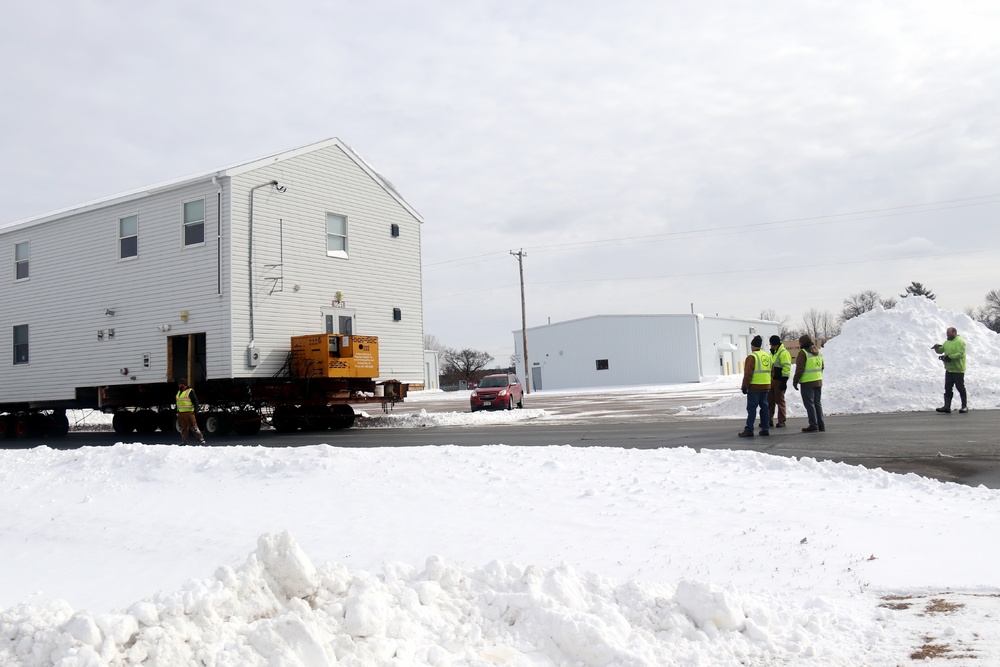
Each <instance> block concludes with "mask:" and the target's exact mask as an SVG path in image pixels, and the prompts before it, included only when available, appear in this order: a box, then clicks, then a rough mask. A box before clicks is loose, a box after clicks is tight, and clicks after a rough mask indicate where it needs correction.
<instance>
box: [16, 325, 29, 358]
mask: <svg viewBox="0 0 1000 667" xmlns="http://www.w3.org/2000/svg"><path fill="white" fill-rule="evenodd" d="M14 363H15V364H26V363H28V325H27V324H17V325H15V326H14Z"/></svg>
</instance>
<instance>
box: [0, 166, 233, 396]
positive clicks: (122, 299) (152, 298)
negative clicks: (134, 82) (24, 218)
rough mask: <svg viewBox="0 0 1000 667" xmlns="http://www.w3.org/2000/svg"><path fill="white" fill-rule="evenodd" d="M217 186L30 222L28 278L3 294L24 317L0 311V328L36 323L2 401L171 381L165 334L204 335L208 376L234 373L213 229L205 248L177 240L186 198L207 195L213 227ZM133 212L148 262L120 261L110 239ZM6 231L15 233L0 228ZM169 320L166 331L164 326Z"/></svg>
mask: <svg viewBox="0 0 1000 667" xmlns="http://www.w3.org/2000/svg"><path fill="white" fill-rule="evenodd" d="M216 192H217V187H216V186H215V185H214V184H212V182H211V181H210V180H209V181H206V182H202V183H194V184H186V185H184V186H179V187H177V188H175V189H170V190H164V191H162V192H157V193H156V194H153V195H147V196H145V197H142V198H138V199H134V200H132V201H130V202H128V203H123V204H114V203H112V204H109V205H107V206H105V207H104V208H95V209H94V210H87V211H84V212H81V213H75V214H73V213H71V214H67V215H64V216H62V217H60V218H58V219H54V220H49V221H46V222H43V223H41V224H37V225H35V226H33V227H32V230H31V246H32V247H31V251H32V255H33V257H32V260H33V261H32V264H33V265H34V266H32V272H31V273H32V275H31V280H30V281H25V282H23V283H18V284H17V285H16V289H13V287H14V286H13V285H12V286H11V289H10V291H9V292H7V293H3V294H0V298H3V299H4V300H5V301H6V302H7V303H8V304H9V308H8V309H7V310H6V311H5V312H9V313H16V315H15V316H16V317H17V319H16V320H14V321H11V320H12V319H13V318H12V317H7V318H4V317H3V315H2V313H0V326H5V327H6V331H8V332H10V331H11V329H10V327H11V326H13V325H16V324H22V323H31V363H30V364H25V365H23V366H21V365H18V366H7V367H8V369H9V370H10V372H9V373H8V374H7V375H5V376H4V378H3V380H4V381H3V382H0V402H14V401H19V400H25V399H28V398H30V399H31V400H39V401H42V400H68V399H73V398H74V396H75V387H96V386H104V385H115V384H137V383H144V382H165V381H166V379H167V368H166V360H167V338H168V337H169V336H174V335H185V334H189V333H191V334H195V333H201V332H205V333H206V340H207V370H208V373H209V376H210V377H230V376H231V368H230V366H229V362H230V345H231V339H230V332H229V321H230V317H229V301H228V299H220V298H219V294H218V290H217V284H218V262H217V256H216V252H215V234H214V233H213V234H212V235H211V236H210V239H209V242H208V243H207V244H206V246H208V247H202V248H188V249H187V250H182V247H181V246H180V244H179V243H178V238H177V237H178V231H179V230H178V227H179V223H180V221H179V212H180V210H181V202H182V201H191V200H195V199H198V200H202V201H205V202H206V208H207V211H206V213H207V214H208V222H209V223H211V224H212V227H213V230H212V231H213V232H214V226H215V224H214V223H215V222H216V221H217V217H216V216H217V212H216V202H217V197H216ZM209 204H210V207H209V206H208V205H209ZM130 215H136V216H137V217H138V219H139V220H140V221H141V223H142V261H141V262H138V261H134V260H133V261H125V262H119V261H117V258H118V249H117V247H112V246H111V245H110V244H113V243H116V240H117V239H116V236H117V235H116V234H114V232H113V230H112V229H109V225H108V221H109V220H110V221H112V222H111V225H112V226H113V225H115V224H116V221H117V220H118V219H119V218H123V217H128V216H130ZM95 229H106V230H108V232H109V233H107V234H95V233H94V230H95ZM0 238H10V236H9V235H8V236H6V237H4V235H3V232H2V231H0ZM227 258H228V256H227V255H224V256H223V259H224V260H225V259H227ZM50 267H58V268H57V269H50ZM225 270H227V268H226V266H225V264H224V265H223V271H225ZM108 310H111V311H113V312H114V313H115V314H114V315H109V314H107V311H108ZM182 311H187V312H188V313H189V319H188V321H187V322H184V321H182V320H181V318H180V313H181V312H182ZM56 313H57V314H58V316H55V315H54V314H56ZM4 320H6V321H4ZM165 325H169V327H170V328H169V330H168V331H162V330H161V329H160V327H163V326H165ZM112 329H114V331H115V334H114V337H113V338H112V337H111V330H112ZM99 332H103V336H102V337H100V338H99V337H98V336H99ZM8 335H10V334H9V333H8ZM10 349H11V348H10V347H7V348H6V351H4V357H6V358H8V359H9V357H8V355H9V354H10ZM145 355H148V359H149V366H148V367H145V366H144V365H143V362H144V359H146V356H145ZM70 359H71V361H68V360H70ZM7 363H8V364H9V363H10V362H9V361H8V362H7ZM68 364H69V365H68ZM122 368H128V369H129V374H128V375H127V376H126V375H122V374H121V372H120V369H122ZM131 376H136V379H135V380H130V379H129V378H130V377H131Z"/></svg>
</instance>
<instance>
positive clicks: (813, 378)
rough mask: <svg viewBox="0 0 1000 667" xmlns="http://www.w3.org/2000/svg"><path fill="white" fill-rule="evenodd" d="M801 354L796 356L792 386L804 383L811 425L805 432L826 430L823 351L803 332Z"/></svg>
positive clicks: (804, 404) (804, 395)
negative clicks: (824, 418) (824, 420)
mask: <svg viewBox="0 0 1000 667" xmlns="http://www.w3.org/2000/svg"><path fill="white" fill-rule="evenodd" d="M799 348H800V349H799V354H798V356H797V357H796V358H795V377H794V378H793V379H792V386H793V387H795V389H796V390H798V389H799V385H802V389H801V392H802V405H803V406H805V409H806V416H807V417H809V426H807V427H805V428H804V429H802V432H803V433H815V432H817V431H825V430H826V424H824V423H823V368H824V363H823V353H822V352H820V351H819V346H818V345H816V344H815V343H813V341H812V338H810V337H809V336H807V335H805V334H803V335H801V336H799Z"/></svg>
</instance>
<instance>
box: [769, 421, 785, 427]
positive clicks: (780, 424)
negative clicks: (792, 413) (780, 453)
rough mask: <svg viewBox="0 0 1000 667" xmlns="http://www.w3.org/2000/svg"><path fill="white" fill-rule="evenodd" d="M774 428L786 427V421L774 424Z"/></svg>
mask: <svg viewBox="0 0 1000 667" xmlns="http://www.w3.org/2000/svg"><path fill="white" fill-rule="evenodd" d="M772 426H774V428H785V422H778V423H777V424H772Z"/></svg>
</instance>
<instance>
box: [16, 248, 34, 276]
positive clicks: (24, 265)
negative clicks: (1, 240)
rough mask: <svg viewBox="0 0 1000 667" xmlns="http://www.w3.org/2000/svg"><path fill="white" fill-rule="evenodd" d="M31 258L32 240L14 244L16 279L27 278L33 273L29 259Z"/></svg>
mask: <svg viewBox="0 0 1000 667" xmlns="http://www.w3.org/2000/svg"><path fill="white" fill-rule="evenodd" d="M30 259H31V242H30V241H25V242H24V243H15V244H14V280H27V279H28V276H29V275H31V274H30V271H29V270H28V260H30Z"/></svg>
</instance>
